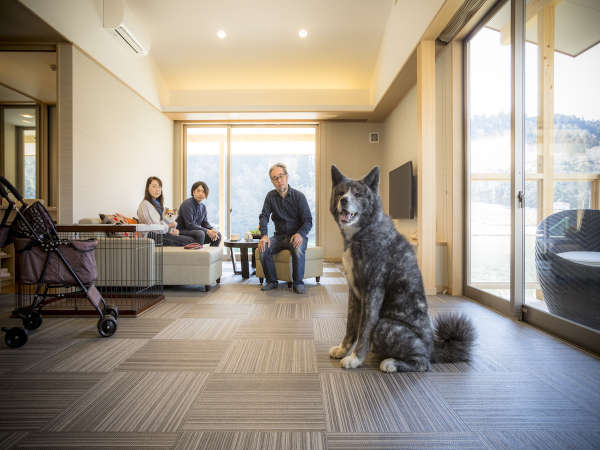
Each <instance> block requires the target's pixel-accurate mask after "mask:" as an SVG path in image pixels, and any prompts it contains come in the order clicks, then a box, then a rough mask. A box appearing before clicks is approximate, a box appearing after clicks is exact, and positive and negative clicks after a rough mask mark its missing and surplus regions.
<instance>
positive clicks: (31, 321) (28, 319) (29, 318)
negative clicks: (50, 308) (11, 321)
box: [23, 311, 42, 330]
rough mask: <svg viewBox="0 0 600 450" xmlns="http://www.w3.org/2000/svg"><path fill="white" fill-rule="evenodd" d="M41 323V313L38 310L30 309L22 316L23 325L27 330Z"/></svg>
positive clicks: (35, 327)
mask: <svg viewBox="0 0 600 450" xmlns="http://www.w3.org/2000/svg"><path fill="white" fill-rule="evenodd" d="M41 324H42V315H41V314H40V312H39V311H31V312H30V313H29V314H27V315H26V316H25V317H23V326H24V327H25V328H26V329H28V330H35V329H37V328H39V327H40V325H41Z"/></svg>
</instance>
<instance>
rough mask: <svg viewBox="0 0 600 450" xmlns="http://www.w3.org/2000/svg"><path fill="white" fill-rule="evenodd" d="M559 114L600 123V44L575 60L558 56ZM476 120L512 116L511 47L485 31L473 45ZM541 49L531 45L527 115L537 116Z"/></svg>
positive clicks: (527, 65) (527, 56) (472, 86)
mask: <svg viewBox="0 0 600 450" xmlns="http://www.w3.org/2000/svg"><path fill="white" fill-rule="evenodd" d="M554 55H555V60H554V67H555V69H554V85H555V94H554V113H555V114H565V115H574V116H577V117H580V118H583V119H586V120H600V83H599V82H598V80H599V79H600V44H596V45H595V46H594V47H592V48H591V49H588V50H587V51H585V52H583V53H581V54H580V55H579V56H577V57H575V58H573V57H571V56H568V55H565V54H562V53H558V52H555V53H554ZM470 66H471V80H470V101H471V114H472V115H479V114H481V115H490V114H496V113H499V112H504V113H510V111H511V98H510V97H511V89H510V46H509V45H502V44H501V42H500V33H499V32H497V31H494V30H491V29H489V28H485V27H484V28H482V29H481V30H480V31H479V33H477V35H476V36H475V37H474V38H473V39H472V40H471V41H470ZM537 77H538V75H537V46H536V45H535V44H530V43H528V44H526V50H525V110H526V114H527V116H536V115H537V85H538V79H537Z"/></svg>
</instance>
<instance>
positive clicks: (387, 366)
mask: <svg viewBox="0 0 600 450" xmlns="http://www.w3.org/2000/svg"><path fill="white" fill-rule="evenodd" d="M379 370H381V371H382V372H387V373H393V372H397V371H398V368H397V367H396V360H395V359H394V358H388V359H384V360H383V361H381V363H380V364H379Z"/></svg>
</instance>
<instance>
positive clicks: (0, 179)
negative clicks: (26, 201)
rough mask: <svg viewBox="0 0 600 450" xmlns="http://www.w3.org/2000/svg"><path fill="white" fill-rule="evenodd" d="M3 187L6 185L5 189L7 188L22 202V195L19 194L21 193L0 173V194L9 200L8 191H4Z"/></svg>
mask: <svg viewBox="0 0 600 450" xmlns="http://www.w3.org/2000/svg"><path fill="white" fill-rule="evenodd" d="M2 185H4V186H2ZM4 187H6V189H8V190H9V191H10V192H11V194H12V195H14V196H15V198H16V199H17V200H18V201H19V202H21V203H23V197H22V196H21V194H19V191H17V189H16V188H15V187H14V186H13V185H12V184H10V182H9V181H8V180H7V179H6V178H4V177H3V176H2V175H0V195H1V196H2V197H4V198H5V199H6V200H7V201H9V198H8V193H7V192H6V189H4Z"/></svg>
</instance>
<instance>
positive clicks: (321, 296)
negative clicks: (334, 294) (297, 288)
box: [309, 286, 336, 305]
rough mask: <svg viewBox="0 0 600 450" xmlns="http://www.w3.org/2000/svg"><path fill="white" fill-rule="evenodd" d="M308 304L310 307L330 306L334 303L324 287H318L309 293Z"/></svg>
mask: <svg viewBox="0 0 600 450" xmlns="http://www.w3.org/2000/svg"><path fill="white" fill-rule="evenodd" d="M309 302H310V304H311V305H332V304H336V302H335V301H334V300H333V299H332V298H331V296H330V295H329V293H328V292H327V289H326V288H325V286H319V288H318V289H314V290H313V291H312V292H310V296H309Z"/></svg>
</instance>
